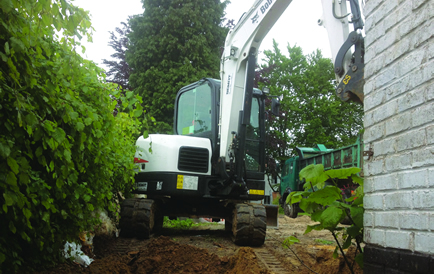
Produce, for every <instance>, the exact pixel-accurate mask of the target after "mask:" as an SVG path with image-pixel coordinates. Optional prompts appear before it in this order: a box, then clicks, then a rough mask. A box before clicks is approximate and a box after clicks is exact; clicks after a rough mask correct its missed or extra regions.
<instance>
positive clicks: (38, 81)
mask: <svg viewBox="0 0 434 274" xmlns="http://www.w3.org/2000/svg"><path fill="white" fill-rule="evenodd" d="M90 28H91V25H90V21H89V17H88V15H87V13H86V12H85V11H84V10H83V9H80V8H78V7H75V6H73V5H71V4H70V2H69V1H67V0H44V1H34V0H8V1H1V4H0V44H1V45H2V47H0V121H1V128H2V130H0V192H1V193H2V195H1V196H0V204H1V207H0V224H1V225H0V272H3V273H27V272H33V271H31V269H32V268H33V269H35V268H39V270H40V267H41V264H43V265H45V266H47V263H48V264H52V263H54V262H55V261H56V260H58V259H61V258H62V254H61V252H60V250H61V249H62V248H63V245H64V243H65V242H66V241H74V240H76V239H78V234H79V233H80V232H83V231H89V229H91V228H93V226H94V225H95V224H97V223H98V213H96V212H98V211H96V210H103V209H108V210H112V211H114V210H115V204H114V203H113V200H114V195H113V193H117V192H118V191H124V192H128V191H129V189H131V188H132V187H133V180H132V178H133V176H134V174H135V172H134V170H133V168H134V163H133V157H134V152H135V145H134V141H135V140H134V138H133V135H134V134H136V132H137V131H138V128H139V127H140V124H141V121H140V122H139V121H138V119H137V118H138V117H141V116H142V108H141V105H140V103H141V99H140V98H139V97H134V96H133V94H132V92H130V93H127V94H126V96H125V97H123V98H122V100H123V104H122V105H123V107H124V110H125V112H122V113H121V114H120V115H117V116H116V117H114V116H113V114H112V112H113V109H114V107H115V105H116V103H115V102H113V101H112V99H111V98H110V96H109V95H114V96H117V95H118V93H119V90H118V89H117V88H116V87H115V85H114V84H112V83H106V82H105V81H104V77H103V71H102V69H101V68H99V67H97V66H96V65H95V64H94V63H93V62H91V61H88V60H84V59H82V58H81V57H80V55H78V54H77V53H76V51H75V50H76V48H77V47H79V46H80V44H79V43H78V42H77V41H78V40H79V39H80V38H81V37H82V36H85V35H86V34H88V33H89V29H90ZM127 98H128V99H127ZM141 120H143V119H141ZM95 211H96V212H95Z"/></svg>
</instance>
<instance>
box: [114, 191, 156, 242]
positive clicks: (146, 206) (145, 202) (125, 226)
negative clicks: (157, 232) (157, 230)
mask: <svg viewBox="0 0 434 274" xmlns="http://www.w3.org/2000/svg"><path fill="white" fill-rule="evenodd" d="M154 211H155V203H154V201H153V200H150V199H125V200H124V201H123V202H122V205H121V219H120V221H119V226H120V228H121V236H123V237H137V238H141V239H149V237H150V235H151V231H152V229H153V227H154Z"/></svg>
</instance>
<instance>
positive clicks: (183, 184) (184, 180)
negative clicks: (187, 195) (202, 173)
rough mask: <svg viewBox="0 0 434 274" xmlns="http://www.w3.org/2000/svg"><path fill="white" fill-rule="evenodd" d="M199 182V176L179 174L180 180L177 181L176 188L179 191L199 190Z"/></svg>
mask: <svg viewBox="0 0 434 274" xmlns="http://www.w3.org/2000/svg"><path fill="white" fill-rule="evenodd" d="M198 182H199V177H197V176H187V175H180V174H178V178H177V180H176V188H177V189H186V190H197V186H198Z"/></svg>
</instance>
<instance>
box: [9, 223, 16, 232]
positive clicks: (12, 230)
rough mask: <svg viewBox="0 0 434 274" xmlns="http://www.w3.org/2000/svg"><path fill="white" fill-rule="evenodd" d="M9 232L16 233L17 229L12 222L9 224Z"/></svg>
mask: <svg viewBox="0 0 434 274" xmlns="http://www.w3.org/2000/svg"><path fill="white" fill-rule="evenodd" d="M9 230H10V231H11V232H12V233H14V234H15V233H16V232H17V229H16V227H15V226H14V223H13V222H12V221H10V222H9Z"/></svg>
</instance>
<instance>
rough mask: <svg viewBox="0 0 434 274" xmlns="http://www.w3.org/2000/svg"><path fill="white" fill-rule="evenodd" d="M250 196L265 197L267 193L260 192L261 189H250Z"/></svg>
mask: <svg viewBox="0 0 434 274" xmlns="http://www.w3.org/2000/svg"><path fill="white" fill-rule="evenodd" d="M249 194H250V195H264V194H265V191H263V190H260V189H249Z"/></svg>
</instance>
